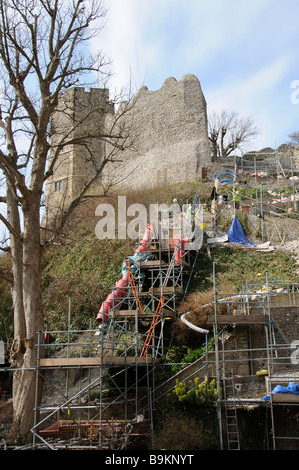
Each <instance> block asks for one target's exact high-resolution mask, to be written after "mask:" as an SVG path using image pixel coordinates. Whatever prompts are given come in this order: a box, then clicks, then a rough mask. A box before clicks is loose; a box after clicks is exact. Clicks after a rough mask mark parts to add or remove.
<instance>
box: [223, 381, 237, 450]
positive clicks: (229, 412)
mask: <svg viewBox="0 0 299 470" xmlns="http://www.w3.org/2000/svg"><path fill="white" fill-rule="evenodd" d="M231 381H232V384H231V386H228V385H227V383H226V379H224V380H223V386H224V411H225V423H226V436H227V446H228V450H240V439H239V428H238V417H237V407H236V401H235V399H234V398H233V396H234V380H233V377H232V378H231ZM229 389H231V392H230V393H229ZM229 394H230V395H231V397H232V400H233V401H232V402H229V400H228V395H229Z"/></svg>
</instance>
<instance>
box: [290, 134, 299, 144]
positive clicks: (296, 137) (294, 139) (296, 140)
mask: <svg viewBox="0 0 299 470" xmlns="http://www.w3.org/2000/svg"><path fill="white" fill-rule="evenodd" d="M288 137H289V139H290V140H289V141H288V144H289V145H292V146H296V145H299V131H295V132H292V133H291V134H289V135H288Z"/></svg>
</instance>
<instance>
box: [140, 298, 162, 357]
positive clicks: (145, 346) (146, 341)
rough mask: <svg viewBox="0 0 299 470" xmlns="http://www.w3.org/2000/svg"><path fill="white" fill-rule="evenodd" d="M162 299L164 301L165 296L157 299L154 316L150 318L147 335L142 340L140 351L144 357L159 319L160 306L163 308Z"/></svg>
mask: <svg viewBox="0 0 299 470" xmlns="http://www.w3.org/2000/svg"><path fill="white" fill-rule="evenodd" d="M164 301H165V297H161V298H160V300H159V303H158V306H157V309H156V312H155V315H154V318H153V320H152V323H151V326H150V329H149V330H148V333H147V337H146V339H145V342H144V345H143V348H142V351H141V357H145V356H146V353H147V350H148V346H149V344H150V342H151V339H152V337H153V334H154V331H155V328H156V325H157V323H158V320H159V318H160V315H161V311H162V308H163V304H164Z"/></svg>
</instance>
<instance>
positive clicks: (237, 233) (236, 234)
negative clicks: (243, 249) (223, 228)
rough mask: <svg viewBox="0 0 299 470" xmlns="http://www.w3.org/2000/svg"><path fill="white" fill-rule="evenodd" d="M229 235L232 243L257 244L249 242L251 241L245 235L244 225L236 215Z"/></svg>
mask: <svg viewBox="0 0 299 470" xmlns="http://www.w3.org/2000/svg"><path fill="white" fill-rule="evenodd" d="M227 236H228V241H229V242H231V243H238V244H241V245H248V246H255V245H253V244H252V243H249V241H248V240H247V238H246V237H245V235H244V232H243V228H242V225H241V224H240V221H239V219H238V217H237V216H236V215H235V217H234V218H233V221H232V224H231V226H230V228H229V229H228V232H227Z"/></svg>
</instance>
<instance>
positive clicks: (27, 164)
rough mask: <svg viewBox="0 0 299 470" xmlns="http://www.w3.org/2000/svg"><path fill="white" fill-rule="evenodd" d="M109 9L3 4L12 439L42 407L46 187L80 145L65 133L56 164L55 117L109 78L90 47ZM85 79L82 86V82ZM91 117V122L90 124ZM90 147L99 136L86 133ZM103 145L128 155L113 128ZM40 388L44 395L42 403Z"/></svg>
mask: <svg viewBox="0 0 299 470" xmlns="http://www.w3.org/2000/svg"><path fill="white" fill-rule="evenodd" d="M105 15H106V11H105V9H104V6H103V3H102V1H100V0H0V61H1V69H0V90H1V109H0V129H1V135H0V139H1V140H0V144H1V146H0V170H1V171H2V173H3V176H4V178H5V187H3V188H2V195H1V199H0V203H1V204H2V207H1V208H3V210H2V211H1V213H0V220H1V222H2V224H3V226H4V227H5V229H6V230H7V231H8V232H9V240H10V241H9V246H8V247H7V246H6V247H5V249H8V248H9V250H10V253H11V260H12V297H13V308H14V342H13V345H12V350H11V361H12V367H15V368H16V369H17V370H16V371H15V372H14V380H13V405H14V420H13V427H12V439H13V438H16V436H19V437H20V438H21V439H22V441H23V442H26V441H28V439H29V440H30V438H31V435H30V429H31V427H32V425H33V416H34V413H33V410H34V407H35V396H36V394H35V370H34V369H35V367H36V361H37V351H36V347H35V344H36V333H37V332H38V331H42V330H43V329H44V318H43V308H42V296H41V257H42V250H43V247H42V244H41V223H40V222H41V221H40V219H41V215H40V213H41V212H40V208H41V201H42V195H43V191H44V185H45V182H46V181H47V179H48V178H50V177H51V175H52V173H53V168H54V165H55V164H56V162H57V161H58V159H59V158H60V157H59V155H60V150H61V148H62V146H63V145H67V144H68V143H69V142H71V141H72V140H74V139H75V140H76V139H77V143H78V139H79V137H78V136H75V137H74V135H73V134H72V133H70V132H69V130H68V132H65V134H61V136H60V137H61V138H60V140H59V142H57V143H56V148H54V150H53V154H52V157H51V160H49V150H50V143H51V142H50V138H51V126H50V123H51V117H52V116H53V113H54V112H55V109H56V108H57V105H58V102H59V96H60V95H61V93H62V92H64V91H65V90H68V89H69V88H71V87H73V86H74V85H76V86H80V84H81V83H84V81H85V83H86V81H87V80H88V79H90V77H91V76H92V74H94V76H95V77H96V80H98V79H99V76H101V77H103V78H106V77H107V74H108V70H107V67H106V66H107V63H106V62H105V61H104V59H103V56H102V55H101V54H98V55H97V56H96V57H92V56H91V55H89V54H88V48H87V44H88V41H89V40H90V39H91V38H92V37H93V36H95V35H98V33H99V31H100V29H101V27H102V26H103V21H104V17H105ZM80 80H83V82H81V81H80ZM83 119H84V118H83ZM80 137H81V142H80V144H81V145H82V146H83V145H84V146H85V147H87V146H88V142H90V139H91V138H92V132H91V133H90V135H85V136H84V138H85V140H82V133H81V136H80ZM101 137H102V139H103V140H104V141H106V142H108V143H109V145H110V146H111V147H112V148H113V149H121V148H122V147H123V146H124V145H125V143H126V142H127V138H128V136H127V135H126V136H122V137H121V136H120V128H119V126H117V125H115V124H113V125H111V126H110V129H109V132H107V133H106V132H103V133H102V135H101ZM113 158H115V152H110V153H109V155H108V157H107V158H106V160H103V161H101V162H100V164H99V165H98V166H97V168H96V169H95V172H94V174H93V175H91V176H90V178H89V180H88V181H86V184H85V186H84V187H82V188H81V190H80V193H79V194H78V197H77V198H76V201H73V202H72V204H71V205H70V206H69V207H65V208H64V213H63V216H62V218H61V220H60V228H61V226H62V224H63V221H64V220H65V218H66V217H67V215H68V214H69V213H70V211H71V210H72V209H73V208H74V207H76V205H77V204H78V203H79V201H80V197H82V196H83V195H84V193H85V192H86V190H87V189H88V187H89V186H90V185H91V184H92V182H93V180H94V178H96V177H98V176H99V175H100V174H101V172H102V170H103V168H104V167H105V165H106V163H107V161H112V160H113ZM40 394H41V390H39V397H40Z"/></svg>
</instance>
